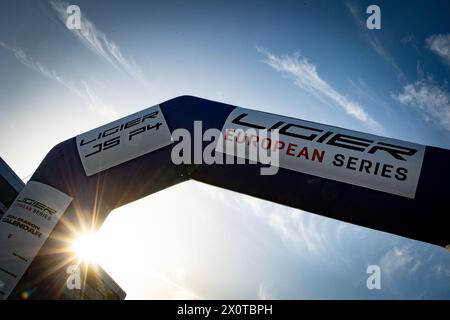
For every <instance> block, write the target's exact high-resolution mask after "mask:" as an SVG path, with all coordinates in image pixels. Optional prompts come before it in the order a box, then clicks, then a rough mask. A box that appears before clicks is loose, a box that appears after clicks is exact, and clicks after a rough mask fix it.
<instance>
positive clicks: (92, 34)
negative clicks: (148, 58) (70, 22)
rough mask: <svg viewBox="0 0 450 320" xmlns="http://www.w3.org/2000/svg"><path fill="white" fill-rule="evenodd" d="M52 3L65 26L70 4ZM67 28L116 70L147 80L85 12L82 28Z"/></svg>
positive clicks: (83, 13) (82, 16) (55, 0)
mask: <svg viewBox="0 0 450 320" xmlns="http://www.w3.org/2000/svg"><path fill="white" fill-rule="evenodd" d="M50 5H51V6H52V8H53V9H54V10H55V12H56V14H57V16H58V18H59V19H60V20H61V22H62V23H63V24H64V26H65V23H66V20H67V13H66V9H67V7H68V6H69V5H70V4H68V3H67V2H64V1H59V0H53V1H50ZM67 30H68V31H70V32H72V33H73V35H74V36H75V37H76V38H77V39H78V40H79V41H80V42H81V43H82V44H83V45H84V46H86V47H87V48H88V49H89V50H91V51H92V52H93V53H95V54H96V55H97V56H99V57H100V58H101V59H102V60H104V61H106V62H107V63H109V64H110V65H111V66H112V67H114V68H115V69H116V70H118V71H121V72H125V73H127V74H128V75H130V76H132V77H134V78H136V79H138V80H141V81H146V80H145V76H144V74H143V73H142V71H141V70H140V69H139V68H138V66H137V65H136V64H135V63H134V62H133V61H131V60H129V59H126V58H125V57H124V55H123V54H122V50H121V49H120V47H119V46H118V45H117V44H116V43H115V42H113V41H111V40H109V39H108V37H107V36H106V35H105V34H104V33H103V32H102V31H100V30H98V29H97V27H96V26H95V24H94V23H93V22H92V21H90V20H89V19H88V18H87V17H86V14H85V12H82V14H81V26H80V29H79V30H77V29H73V30H69V29H67Z"/></svg>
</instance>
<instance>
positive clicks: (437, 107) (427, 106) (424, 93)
mask: <svg viewBox="0 0 450 320" xmlns="http://www.w3.org/2000/svg"><path fill="white" fill-rule="evenodd" d="M392 97H393V98H394V99H395V100H397V101H399V102H400V103H402V104H404V105H407V106H411V107H413V108H416V109H417V110H419V111H420V112H421V113H422V115H423V116H424V118H425V120H427V121H430V122H433V123H437V124H439V125H440V126H442V127H444V128H446V129H447V130H450V93H449V92H448V91H447V90H446V88H445V87H443V86H439V85H437V84H436V83H435V82H434V81H433V79H432V78H430V77H427V78H422V79H420V80H417V81H416V82H414V83H408V84H406V85H405V86H404V87H403V91H402V92H400V93H394V94H392Z"/></svg>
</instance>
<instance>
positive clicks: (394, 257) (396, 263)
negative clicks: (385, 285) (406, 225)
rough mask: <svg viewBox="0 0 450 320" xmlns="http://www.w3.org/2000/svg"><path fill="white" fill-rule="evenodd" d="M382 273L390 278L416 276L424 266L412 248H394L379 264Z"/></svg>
mask: <svg viewBox="0 0 450 320" xmlns="http://www.w3.org/2000/svg"><path fill="white" fill-rule="evenodd" d="M379 265H380V268H381V272H382V274H383V275H386V276H388V277H403V276H410V275H412V274H414V273H415V272H416V271H417V270H418V269H419V268H420V267H421V265H422V262H421V261H420V260H419V258H418V257H417V256H416V255H415V254H414V253H413V251H412V249H411V246H403V247H397V246H396V247H393V248H392V249H390V250H389V251H388V252H387V253H386V254H385V255H384V256H383V257H382V258H381V260H380V262H379Z"/></svg>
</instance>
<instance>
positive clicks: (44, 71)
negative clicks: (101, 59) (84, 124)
mask: <svg viewBox="0 0 450 320" xmlns="http://www.w3.org/2000/svg"><path fill="white" fill-rule="evenodd" d="M0 47H2V48H4V49H6V50H8V51H10V52H11V53H12V54H13V55H14V57H15V58H16V59H17V60H18V61H19V62H20V63H21V64H23V65H24V66H26V67H27V68H29V69H31V70H33V71H35V72H37V73H39V74H40V75H42V76H44V77H45V78H47V79H49V80H52V81H55V82H57V83H58V84H60V85H62V86H63V87H65V88H66V89H68V90H70V91H71V92H72V93H73V94H75V95H77V96H78V97H79V98H81V99H83V100H84V101H85V103H86V105H87V106H88V108H89V109H90V110H92V111H94V112H96V113H98V114H99V115H101V116H103V117H105V118H107V119H112V118H115V117H117V115H118V114H117V112H116V111H115V110H114V109H113V108H112V107H111V106H109V105H106V104H105V103H103V101H102V100H101V99H100V98H99V97H98V96H97V95H96V94H95V92H94V91H93V90H92V88H90V87H89V86H88V84H87V83H86V82H83V83H82V84H83V86H82V87H79V86H77V85H75V84H74V83H73V82H72V81H69V80H67V79H64V77H63V76H61V75H60V74H58V73H57V72H56V71H55V70H51V69H50V68H48V67H46V66H44V65H43V64H42V63H40V62H39V61H36V60H35V59H33V58H32V57H30V56H29V55H27V54H26V53H25V52H24V51H23V50H22V49H21V48H18V47H13V46H10V45H7V44H6V43H4V42H1V41H0Z"/></svg>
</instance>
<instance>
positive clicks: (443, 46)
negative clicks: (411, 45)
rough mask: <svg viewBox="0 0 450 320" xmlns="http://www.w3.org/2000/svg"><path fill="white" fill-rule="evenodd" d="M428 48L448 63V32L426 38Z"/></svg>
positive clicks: (449, 42) (449, 54)
mask: <svg viewBox="0 0 450 320" xmlns="http://www.w3.org/2000/svg"><path fill="white" fill-rule="evenodd" d="M426 44H427V47H428V49H430V50H431V51H433V52H434V53H435V54H437V55H438V56H439V57H441V58H442V59H443V60H444V61H445V62H446V63H447V64H448V65H450V33H448V34H437V35H431V36H429V37H428V38H427V39H426Z"/></svg>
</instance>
